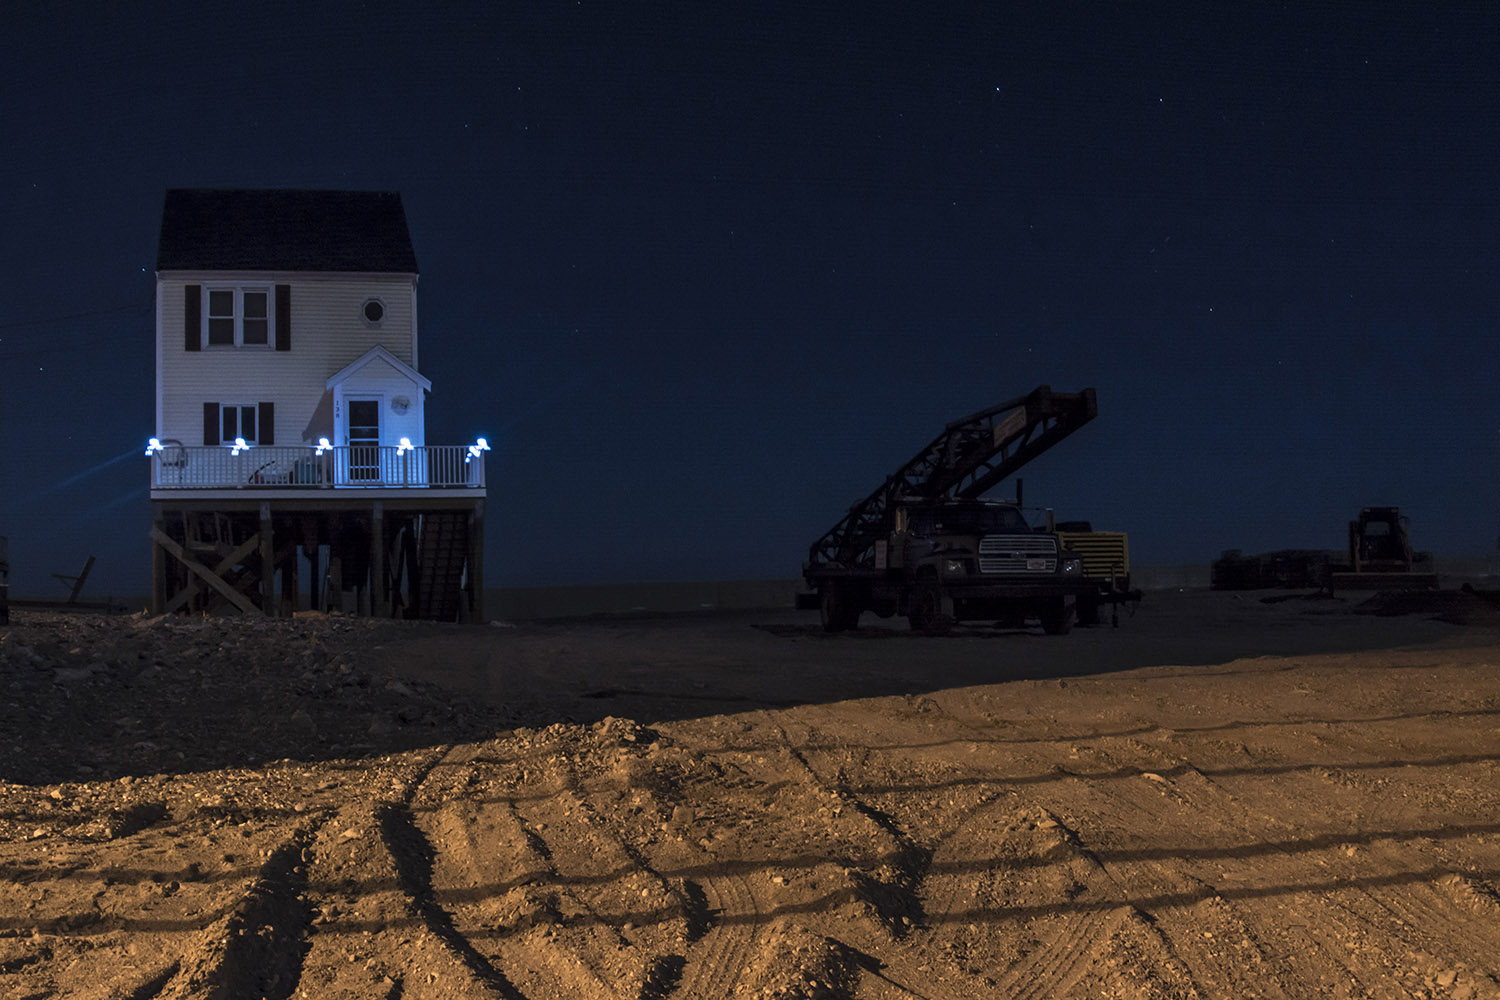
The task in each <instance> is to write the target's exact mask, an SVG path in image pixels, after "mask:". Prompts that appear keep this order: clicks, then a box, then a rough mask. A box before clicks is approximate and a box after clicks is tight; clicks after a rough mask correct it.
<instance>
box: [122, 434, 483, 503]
mask: <svg viewBox="0 0 1500 1000" xmlns="http://www.w3.org/2000/svg"><path fill="white" fill-rule="evenodd" d="M149 456H150V460H151V495H152V497H153V498H159V497H162V496H164V495H170V494H175V493H178V492H179V491H189V492H193V493H199V492H200V491H223V490H231V491H236V492H239V491H244V492H248V493H254V494H271V493H276V494H281V495H287V494H299V493H305V492H309V491H319V490H330V491H332V490H340V491H342V490H381V491H390V490H395V491H401V490H418V489H420V490H433V489H436V490H444V491H446V490H456V491H461V492H465V493H472V494H474V495H477V496H483V495H484V493H485V477H484V450H483V449H482V448H479V447H477V446H474V445H417V446H412V447H405V446H374V445H354V446H340V447H327V448H323V447H295V446H284V445H268V446H265V447H258V446H250V447H246V448H238V447H193V446H186V445H181V444H177V443H175V442H170V441H168V442H162V444H161V447H160V448H153V450H152V451H150V452H149Z"/></svg>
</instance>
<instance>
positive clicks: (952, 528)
mask: <svg viewBox="0 0 1500 1000" xmlns="http://www.w3.org/2000/svg"><path fill="white" fill-rule="evenodd" d="M912 530H913V531H915V532H916V533H917V534H919V535H931V534H939V535H993V534H1000V533H1004V534H1013V535H1025V534H1030V533H1031V527H1030V526H1029V525H1028V524H1027V523H1026V519H1025V518H1024V517H1022V516H1021V512H1020V511H1018V510H1016V508H1014V507H950V508H947V509H941V510H934V511H928V512H924V513H922V514H919V515H917V516H915V517H913V518H912Z"/></svg>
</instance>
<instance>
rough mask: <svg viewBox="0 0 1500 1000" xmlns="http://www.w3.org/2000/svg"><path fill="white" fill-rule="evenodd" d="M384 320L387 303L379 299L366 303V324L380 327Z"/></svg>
mask: <svg viewBox="0 0 1500 1000" xmlns="http://www.w3.org/2000/svg"><path fill="white" fill-rule="evenodd" d="M383 319H385V303H384V302H381V301H380V300H379V299H368V300H367V301H366V302H365V322H366V323H368V324H370V325H371V326H379V325H380V321H381V320H383Z"/></svg>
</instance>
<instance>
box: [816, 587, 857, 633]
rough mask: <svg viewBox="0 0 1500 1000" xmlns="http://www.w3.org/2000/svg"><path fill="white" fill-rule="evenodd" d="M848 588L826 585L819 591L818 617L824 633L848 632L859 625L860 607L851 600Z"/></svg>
mask: <svg viewBox="0 0 1500 1000" xmlns="http://www.w3.org/2000/svg"><path fill="white" fill-rule="evenodd" d="M852 596H853V595H851V594H850V593H849V588H848V587H843V586H840V585H839V584H836V583H828V584H824V585H823V587H821V588H820V589H819V590H818V616H819V617H820V618H821V619H822V621H823V631H824V632H846V631H848V630H849V629H852V628H855V627H856V626H858V625H859V605H858V604H855V603H854V601H853V600H852V599H851V598H852Z"/></svg>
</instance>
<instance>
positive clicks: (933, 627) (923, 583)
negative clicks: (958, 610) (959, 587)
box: [906, 579, 953, 635]
mask: <svg viewBox="0 0 1500 1000" xmlns="http://www.w3.org/2000/svg"><path fill="white" fill-rule="evenodd" d="M906 620H907V621H908V622H909V623H910V624H911V630H912V631H913V632H921V633H923V634H925V635H947V634H948V633H949V632H950V631H951V630H952V629H953V618H952V616H950V615H945V614H943V587H942V584H940V583H938V582H937V581H936V580H932V579H927V580H919V581H917V588H916V590H915V591H914V592H913V593H912V595H911V613H910V614H909V615H907V616H906Z"/></svg>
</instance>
